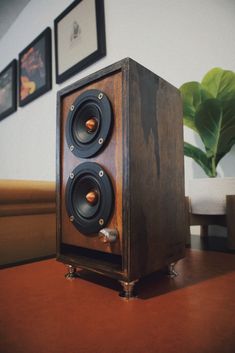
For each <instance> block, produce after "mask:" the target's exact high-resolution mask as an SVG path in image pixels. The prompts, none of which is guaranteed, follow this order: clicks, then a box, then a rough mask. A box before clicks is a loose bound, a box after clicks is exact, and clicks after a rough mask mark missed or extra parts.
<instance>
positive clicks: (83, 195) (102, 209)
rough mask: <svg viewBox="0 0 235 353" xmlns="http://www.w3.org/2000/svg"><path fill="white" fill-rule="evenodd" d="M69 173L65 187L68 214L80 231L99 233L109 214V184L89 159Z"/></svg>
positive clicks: (110, 201) (110, 209) (111, 203)
mask: <svg viewBox="0 0 235 353" xmlns="http://www.w3.org/2000/svg"><path fill="white" fill-rule="evenodd" d="M70 175H71V176H72V177H70V178H69V179H68V181H67V186H66V208H67V213H68V216H69V217H70V220H71V221H72V222H73V224H74V226H75V227H76V228H77V229H78V230H79V231H80V232H81V233H83V234H87V235H88V234H94V233H98V232H99V231H100V229H102V228H104V227H105V226H106V224H107V223H108V221H109V219H110V216H111V213H112V209H113V204H114V193H113V188H112V183H111V181H110V179H109V177H108V175H107V173H106V172H105V171H104V169H103V168H102V167H101V166H100V165H99V164H97V163H92V162H85V163H82V164H80V165H79V166H78V167H76V168H75V169H74V170H73V171H72V172H71V174H70Z"/></svg>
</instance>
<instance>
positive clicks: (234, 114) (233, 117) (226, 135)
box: [216, 98, 235, 165]
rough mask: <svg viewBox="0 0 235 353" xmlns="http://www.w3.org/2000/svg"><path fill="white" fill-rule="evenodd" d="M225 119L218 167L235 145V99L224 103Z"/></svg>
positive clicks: (219, 146)
mask: <svg viewBox="0 0 235 353" xmlns="http://www.w3.org/2000/svg"><path fill="white" fill-rule="evenodd" d="M222 111H223V119H222V126H221V132H220V139H219V143H218V148H217V156H216V165H217V164H218V163H219V161H220V160H221V159H222V158H223V157H224V156H225V155H226V154H227V153H228V152H229V151H230V150H231V148H232V146H233V145H234V144H235V98H234V99H231V100H229V101H224V102H222Z"/></svg>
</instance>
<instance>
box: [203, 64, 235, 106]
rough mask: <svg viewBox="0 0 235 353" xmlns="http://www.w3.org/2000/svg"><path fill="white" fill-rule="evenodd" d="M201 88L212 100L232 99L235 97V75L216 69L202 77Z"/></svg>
mask: <svg viewBox="0 0 235 353" xmlns="http://www.w3.org/2000/svg"><path fill="white" fill-rule="evenodd" d="M201 86H202V89H205V90H206V91H208V92H209V93H210V94H211V95H212V97H214V98H218V99H219V100H224V99H226V100H229V99H232V98H234V97H235V73H234V72H232V71H229V70H223V69H221V68H218V67H216V68H214V69H212V70H210V71H209V72H208V73H207V74H206V75H205V76H204V78H203V79H202V83H201Z"/></svg>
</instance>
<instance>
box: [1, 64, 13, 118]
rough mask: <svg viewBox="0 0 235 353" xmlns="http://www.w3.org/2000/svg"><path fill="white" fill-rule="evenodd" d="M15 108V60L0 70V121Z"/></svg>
mask: <svg viewBox="0 0 235 353" xmlns="http://www.w3.org/2000/svg"><path fill="white" fill-rule="evenodd" d="M16 110H17V60H16V59H14V60H12V61H11V62H10V64H8V65H7V66H6V67H5V69H3V70H2V71H1V72H0V121H1V120H2V119H4V118H6V117H7V116H9V115H10V114H12V113H14V112H15V111H16Z"/></svg>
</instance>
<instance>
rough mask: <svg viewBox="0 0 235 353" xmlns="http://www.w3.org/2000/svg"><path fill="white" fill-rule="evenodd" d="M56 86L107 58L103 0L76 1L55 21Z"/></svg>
mask: <svg viewBox="0 0 235 353" xmlns="http://www.w3.org/2000/svg"><path fill="white" fill-rule="evenodd" d="M54 31H55V60H56V83H61V82H64V81H65V80H67V79H68V78H70V77H71V76H73V75H74V74H75V73H78V72H80V71H81V70H83V69H85V68H86V67H88V66H90V65H91V64H93V63H95V62H96V61H97V60H99V59H101V58H102V57H104V56H105V55H106V39H105V14H104V1H103V0H75V1H74V2H73V3H72V4H71V5H70V6H69V7H67V8H66V9H65V10H64V11H63V12H62V13H61V14H60V15H59V16H58V17H57V18H56V19H55V20H54Z"/></svg>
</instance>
